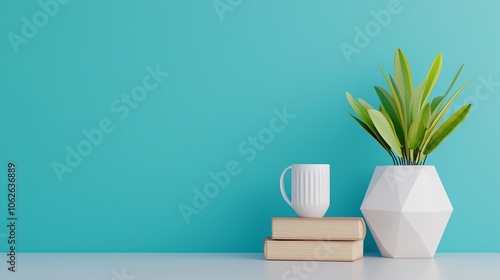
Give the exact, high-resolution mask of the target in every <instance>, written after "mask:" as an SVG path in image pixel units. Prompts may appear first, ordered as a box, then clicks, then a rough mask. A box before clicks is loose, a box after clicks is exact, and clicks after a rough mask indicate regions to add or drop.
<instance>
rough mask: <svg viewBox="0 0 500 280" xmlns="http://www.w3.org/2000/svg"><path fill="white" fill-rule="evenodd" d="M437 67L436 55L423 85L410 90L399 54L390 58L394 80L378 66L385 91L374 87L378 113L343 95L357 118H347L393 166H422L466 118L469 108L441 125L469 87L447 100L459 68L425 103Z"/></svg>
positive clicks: (406, 66) (407, 68)
mask: <svg viewBox="0 0 500 280" xmlns="http://www.w3.org/2000/svg"><path fill="white" fill-rule="evenodd" d="M441 63H442V56H441V53H439V54H438V55H437V56H436V58H435V59H434V62H433V63H432V65H431V68H430V69H429V72H428V73H427V76H426V77H425V79H424V81H422V83H420V84H419V85H418V86H417V87H416V88H413V81H412V75H411V72H410V65H409V64H408V61H407V59H406V56H405V54H404V53H403V51H401V50H400V49H397V50H396V54H395V57H394V77H392V76H387V75H386V73H385V72H384V70H383V69H382V67H380V66H379V68H380V70H381V71H382V74H383V76H384V78H385V81H386V82H387V85H388V86H389V91H387V90H385V89H384V88H382V87H378V86H375V92H376V93H377V95H378V98H379V99H380V102H381V104H380V107H379V109H378V110H377V109H374V108H373V107H372V106H371V105H370V104H368V102H366V101H365V100H363V99H361V98H360V99H358V100H355V99H354V98H353V97H352V96H351V94H349V93H348V92H346V96H347V100H348V101H349V104H350V105H351V107H352V108H353V109H354V111H355V112H356V114H357V115H358V116H359V118H357V117H355V116H354V115H352V114H349V115H350V116H351V117H352V118H353V119H354V120H355V121H356V122H357V123H358V124H359V125H361V127H363V128H364V129H365V130H366V131H367V132H368V133H369V134H370V135H371V136H372V137H373V138H375V140H377V142H378V143H379V144H380V145H381V146H382V147H383V148H384V149H385V150H386V151H387V152H388V153H389V155H390V156H391V157H392V160H393V163H394V164H395V165H421V164H425V160H426V159H427V157H428V156H429V154H430V153H432V152H433V151H434V150H435V149H436V148H437V147H438V146H439V144H441V143H442V142H443V140H444V139H445V138H446V137H447V136H448V135H450V133H451V132H452V131H453V130H454V129H455V128H457V127H458V126H459V125H460V124H461V123H462V121H463V120H464V119H465V118H466V117H467V115H468V114H469V111H470V108H471V104H467V105H465V106H463V107H462V108H460V109H459V110H458V111H456V112H455V113H454V114H453V115H451V116H450V117H449V118H448V119H447V120H446V121H444V122H443V118H444V116H445V114H446V112H447V111H448V109H449V108H450V106H451V104H452V103H453V100H455V98H456V97H457V95H458V94H459V93H460V92H461V91H462V90H463V89H464V88H465V87H466V86H467V85H468V84H469V83H470V81H469V82H467V83H465V84H464V85H463V86H461V87H460V88H459V89H458V90H457V91H455V92H454V93H453V94H452V95H451V97H449V98H448V95H449V93H450V91H451V89H452V88H453V86H454V84H455V82H456V80H457V79H458V76H459V75H460V72H462V68H463V65H462V66H461V67H460V68H459V69H458V71H457V73H456V74H455V77H454V78H453V81H452V82H451V85H450V86H449V87H448V89H447V91H446V92H445V93H444V95H441V96H437V97H435V98H434V99H432V100H431V101H430V102H427V99H428V98H429V96H430V94H431V91H432V89H433V88H434V85H435V84H436V81H437V79H438V77H439V73H440V71H441ZM441 123H442V124H441ZM439 124H441V125H439Z"/></svg>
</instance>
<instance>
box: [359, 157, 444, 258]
mask: <svg viewBox="0 0 500 280" xmlns="http://www.w3.org/2000/svg"><path fill="white" fill-rule="evenodd" d="M361 212H362V213H363V216H364V217H365V220H366V222H367V224H368V227H369V228H370V231H371V232H372V234H373V237H374V238H375V242H376V243H377V246H378V248H379V250H380V253H381V254H382V256H384V257H388V258H432V257H434V254H435V253H436V249H437V247H438V245H439V241H440V240H441V236H442V235H443V232H444V230H445V228H446V224H448V220H449V218H450V216H451V212H453V207H452V206H451V203H450V200H449V199H448V196H447V195H446V192H445V190H444V188H443V185H442V183H441V179H439V175H438V173H437V171H436V168H435V167H434V166H416V165H402V166H377V168H376V169H375V172H374V173H373V177H372V180H371V182H370V185H369V186H368V190H367V191H366V195H365V198H364V200H363V203H362V204H361Z"/></svg>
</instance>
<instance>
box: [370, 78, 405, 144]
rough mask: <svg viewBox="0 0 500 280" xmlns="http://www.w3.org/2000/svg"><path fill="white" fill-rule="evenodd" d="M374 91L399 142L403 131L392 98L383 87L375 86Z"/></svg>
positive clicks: (402, 139)
mask: <svg viewBox="0 0 500 280" xmlns="http://www.w3.org/2000/svg"><path fill="white" fill-rule="evenodd" d="M375 92H376V93H377V95H378V98H379V99H380V103H381V106H382V108H384V110H385V111H386V113H387V115H388V116H389V117H390V119H391V121H392V123H393V124H394V129H395V130H396V135H397V136H398V139H399V142H404V132H403V127H402V126H401V121H400V119H399V117H398V112H397V110H398V109H397V108H396V104H395V103H394V99H393V98H392V97H391V95H390V94H389V93H388V92H387V91H386V90H385V89H383V88H381V87H378V86H375Z"/></svg>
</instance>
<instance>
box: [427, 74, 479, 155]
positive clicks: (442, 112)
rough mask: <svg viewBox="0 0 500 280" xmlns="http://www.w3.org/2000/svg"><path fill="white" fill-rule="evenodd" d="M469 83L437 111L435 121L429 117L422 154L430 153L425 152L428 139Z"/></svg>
mask: <svg viewBox="0 0 500 280" xmlns="http://www.w3.org/2000/svg"><path fill="white" fill-rule="evenodd" d="M470 83H471V81H469V82H467V83H465V84H464V85H463V86H461V87H460V88H459V89H458V90H457V91H456V92H455V93H454V94H453V95H452V96H451V97H450V99H448V101H446V104H445V105H444V106H443V108H442V109H441V110H439V114H438V115H437V116H436V118H435V119H432V115H431V125H430V128H429V130H428V131H427V132H428V138H427V137H426V139H427V141H426V142H425V143H424V145H423V147H422V153H424V154H426V155H428V154H429V153H430V152H428V151H427V146H428V145H429V142H430V139H431V138H432V134H434V132H435V131H436V128H437V126H438V125H439V123H440V122H441V120H442V119H443V117H444V115H445V114H446V112H447V111H448V109H449V108H450V106H451V104H452V103H453V101H454V100H455V98H456V97H457V96H458V94H459V93H460V92H461V91H462V90H463V89H464V88H465V87H467V85H468V84H470Z"/></svg>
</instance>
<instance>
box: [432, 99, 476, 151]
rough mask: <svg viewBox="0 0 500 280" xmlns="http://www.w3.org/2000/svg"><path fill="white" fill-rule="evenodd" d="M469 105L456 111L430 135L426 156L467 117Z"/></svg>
mask: <svg viewBox="0 0 500 280" xmlns="http://www.w3.org/2000/svg"><path fill="white" fill-rule="evenodd" d="M470 108H471V104H467V105H465V106H463V107H462V108H460V109H459V110H458V111H456V112H455V113H454V114H453V115H452V116H451V117H450V118H449V119H448V120H447V121H446V122H444V123H443V125H441V127H439V129H438V130H437V131H436V133H434V134H433V135H432V137H431V138H430V140H429V145H428V146H427V149H426V154H430V153H432V151H434V149H436V148H437V147H438V146H439V144H441V142H443V140H444V139H445V138H446V137H448V135H450V133H451V132H452V131H453V130H455V129H456V128H457V127H458V126H459V125H460V124H461V123H462V122H463V121H464V120H465V118H466V117H467V115H468V114H469V112H470Z"/></svg>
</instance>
